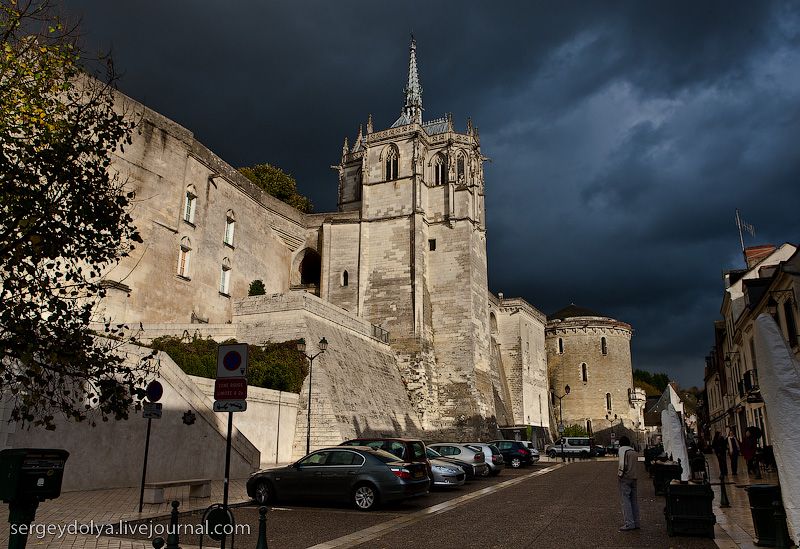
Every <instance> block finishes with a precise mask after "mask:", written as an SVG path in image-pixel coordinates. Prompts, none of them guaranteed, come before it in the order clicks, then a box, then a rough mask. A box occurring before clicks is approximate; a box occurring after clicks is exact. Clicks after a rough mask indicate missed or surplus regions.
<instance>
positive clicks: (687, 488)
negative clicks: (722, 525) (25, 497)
mask: <svg viewBox="0 0 800 549" xmlns="http://www.w3.org/2000/svg"><path fill="white" fill-rule="evenodd" d="M713 499H714V492H713V491H711V486H710V485H709V484H708V483H706V482H703V483H700V484H697V483H687V484H683V483H681V482H679V481H672V482H670V483H669V484H667V505H666V507H665V508H664V516H665V517H666V519H667V534H669V535H670V536H701V537H706V538H711V539H714V523H715V522H716V521H717V519H716V517H715V516H714V511H712V509H711V501H712V500H713Z"/></svg>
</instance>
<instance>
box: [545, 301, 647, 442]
mask: <svg viewBox="0 0 800 549" xmlns="http://www.w3.org/2000/svg"><path fill="white" fill-rule="evenodd" d="M632 334H633V329H632V328H631V326H630V325H629V324H626V323H625V322H621V321H619V320H615V319H613V318H610V317H607V316H605V315H602V314H600V313H596V312H594V311H591V310H589V309H585V308H583V307H578V306H576V305H574V304H573V305H569V306H568V307H565V308H564V309H561V310H560V311H558V312H556V313H553V314H552V315H549V316H548V318H547V328H546V331H545V346H546V349H547V363H548V364H547V366H548V372H549V377H550V387H552V389H553V393H552V395H551V399H550V403H551V406H552V407H553V415H554V419H555V421H556V422H558V423H563V424H564V425H565V426H569V425H578V426H580V427H583V428H585V429H586V430H587V432H589V433H590V434H594V435H595V437H596V438H597V440H598V441H601V442H608V441H610V440H611V438H612V433H613V435H614V436H615V437H617V438H618V437H619V436H621V434H622V433H626V434H629V436H630V437H631V440H632V441H635V440H636V439H637V438H638V433H639V432H640V431H641V430H642V429H643V428H644V416H643V405H644V394H643V391H642V390H641V389H635V388H634V386H633V373H632V369H631V347H630V341H631V336H632ZM566 386H569V388H570V390H569V393H568V394H566ZM565 394H566V396H563V395H565ZM562 396H563V398H562V399H561V401H560V402H559V399H558V397H562ZM562 413H563V417H560V415H561V414H562Z"/></svg>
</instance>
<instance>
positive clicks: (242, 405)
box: [214, 400, 247, 412]
mask: <svg viewBox="0 0 800 549" xmlns="http://www.w3.org/2000/svg"><path fill="white" fill-rule="evenodd" d="M245 410H247V401H246V400H217V401H216V402H214V411H215V412H244V411H245Z"/></svg>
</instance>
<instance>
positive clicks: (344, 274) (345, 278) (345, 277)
mask: <svg viewBox="0 0 800 549" xmlns="http://www.w3.org/2000/svg"><path fill="white" fill-rule="evenodd" d="M349 283H350V275H349V274H348V272H347V271H342V286H347V285H348V284H349Z"/></svg>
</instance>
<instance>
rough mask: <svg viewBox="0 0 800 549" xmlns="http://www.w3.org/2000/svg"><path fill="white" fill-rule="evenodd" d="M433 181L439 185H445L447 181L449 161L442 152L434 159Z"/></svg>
mask: <svg viewBox="0 0 800 549" xmlns="http://www.w3.org/2000/svg"><path fill="white" fill-rule="evenodd" d="M433 181H434V183H436V184H437V185H444V184H445V183H446V182H447V161H446V160H445V159H444V157H443V156H442V155H440V154H437V155H436V160H434V161H433Z"/></svg>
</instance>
